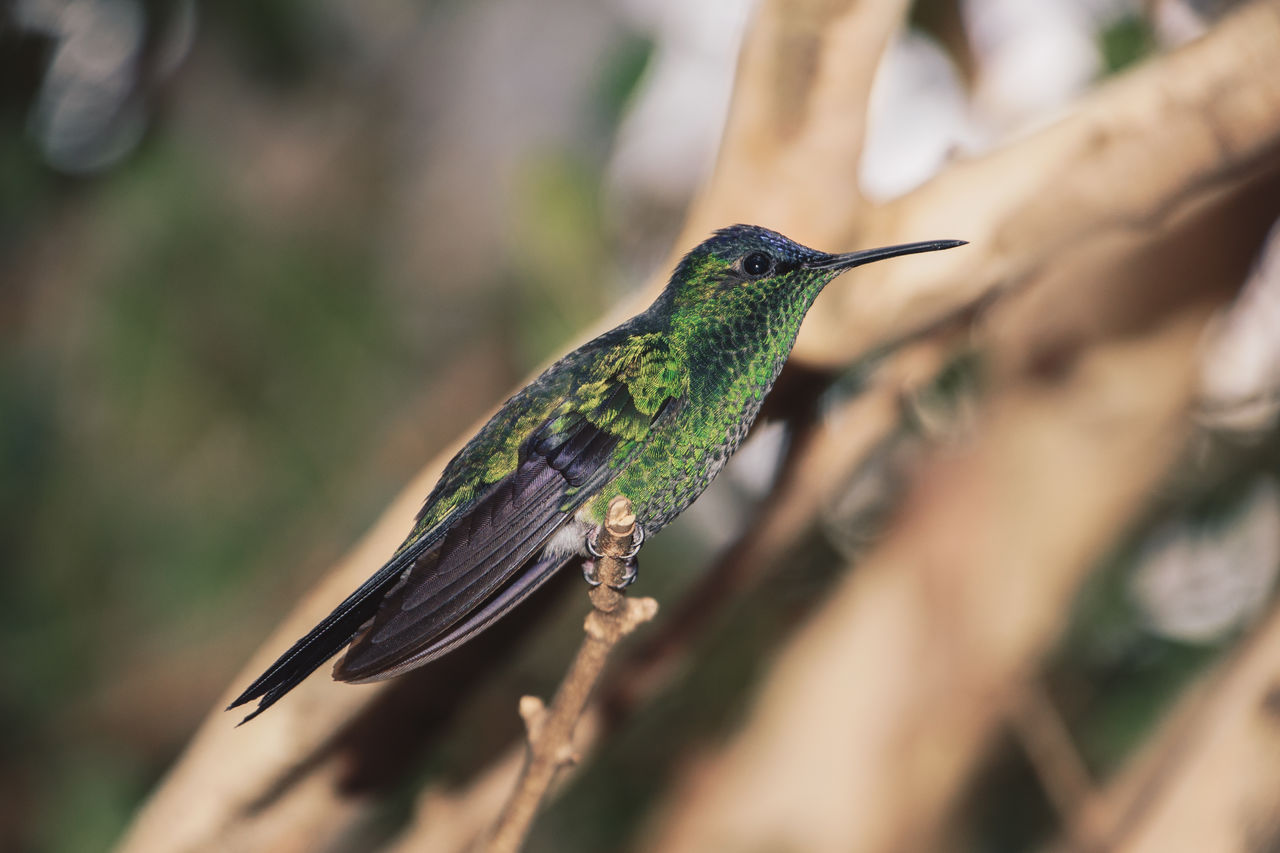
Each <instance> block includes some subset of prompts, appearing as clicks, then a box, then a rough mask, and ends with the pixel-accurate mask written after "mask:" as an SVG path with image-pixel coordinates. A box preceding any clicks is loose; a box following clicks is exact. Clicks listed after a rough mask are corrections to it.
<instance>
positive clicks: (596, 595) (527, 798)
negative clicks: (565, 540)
mask: <svg viewBox="0 0 1280 853" xmlns="http://www.w3.org/2000/svg"><path fill="white" fill-rule="evenodd" d="M635 533H636V516H635V513H634V512H633V511H632V509H631V501H629V500H627V499H626V498H625V497H623V496H621V495H619V496H618V497H615V498H614V499H613V500H612V501H611V502H610V503H609V509H608V514H607V516H606V518H605V523H604V525H603V526H602V527H601V529H600V531H599V536H598V537H597V545H596V547H597V549H598V551H599V553H600V554H601V555H602V556H601V557H599V558H598V559H597V560H596V573H597V577H598V579H599V581H600V585H599V586H595V587H593V588H592V589H591V593H590V596H591V604H592V607H593V609H592V611H591V612H590V613H588V614H587V619H586V624H585V625H584V626H583V627H584V630H585V632H586V636H584V637H583V640H582V645H581V646H580V647H579V648H578V654H577V656H576V657H575V658H574V660H573V663H572V664H571V665H570V667H569V671H568V672H567V673H566V674H565V677H564V680H563V681H562V682H561V683H560V688H559V689H558V690H557V691H556V697H555V700H554V701H553V702H552V704H551V708H550V710H548V709H547V708H546V707H545V706H544V705H543V703H542V700H541V699H538V698H537V697H536V696H525V697H524V698H522V699H521V700H520V716H521V717H523V718H524V722H525V726H526V727H527V729H528V740H529V757H528V760H527V761H526V763H525V766H524V770H523V771H522V773H521V775H520V778H519V780H518V781H517V782H516V788H515V792H514V793H513V794H512V795H511V799H510V800H509V801H508V802H507V805H506V808H504V809H503V811H502V814H501V815H500V816H499V818H498V822H497V824H496V826H495V827H494V831H493V835H492V837H491V838H490V840H489V843H488V847H487V848H486V849H487V850H488V851H489V853H515V851H517V850H519V849H520V847H521V846H522V845H523V844H524V839H525V836H527V835H528V834H529V828H530V827H531V826H532V825H533V819H534V817H535V816H536V815H537V813H538V806H539V805H540V804H541V803H542V800H543V798H544V797H545V796H546V794H547V791H548V789H549V788H550V787H551V783H552V781H554V779H555V777H556V774H557V773H558V772H559V771H560V769H561V768H563V767H565V766H567V765H570V764H573V763H574V762H576V761H577V757H576V756H575V755H574V753H573V747H572V743H573V732H574V729H575V728H576V727H577V725H578V720H579V718H580V717H581V716H582V711H583V709H584V708H585V707H586V704H587V699H588V698H589V697H590V696H591V692H592V691H593V690H594V689H595V686H596V682H598V681H599V680H600V674H601V673H602V672H603V671H604V665H605V661H607V660H608V658H609V653H610V652H611V651H612V650H613V647H614V646H616V645H617V644H618V641H619V640H621V639H622V638H623V637H625V636H626V635H627V634H630V633H631V632H632V631H634V630H635V629H636V627H637V626H639V625H641V624H643V623H645V622H648V621H649V620H650V619H652V618H653V617H654V616H655V615H656V614H657V612H658V603H657V602H656V601H654V600H653V599H652V598H638V599H635V598H627V597H626V595H624V594H623V592H622V591H621V590H620V589H619V588H618V587H620V586H621V585H622V583H623V578H624V577H625V575H626V564H625V561H624V559H623V558H625V557H626V555H627V554H628V553H629V552H630V551H631V550H632V543H633V540H634V537H635Z"/></svg>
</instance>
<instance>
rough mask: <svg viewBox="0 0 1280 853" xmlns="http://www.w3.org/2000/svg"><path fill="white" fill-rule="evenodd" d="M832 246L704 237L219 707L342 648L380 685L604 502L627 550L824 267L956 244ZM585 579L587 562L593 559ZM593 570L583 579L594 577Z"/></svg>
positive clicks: (444, 477) (789, 330) (489, 607)
mask: <svg viewBox="0 0 1280 853" xmlns="http://www.w3.org/2000/svg"><path fill="white" fill-rule="evenodd" d="M964 242H965V241H962V240H935V241H931V242H922V243H906V244H902V245H897V246H887V247H883V248H878V249H867V250H863V251H858V252H848V253H843V254H828V253H826V252H819V251H816V250H814V249H810V248H807V247H805V246H802V245H800V244H799V243H796V242H794V241H792V240H790V239H788V238H786V237H784V236H782V235H781V234H779V233H777V232H775V231H770V230H768V229H766V228H761V227H759V226H754V225H734V226H732V227H729V228H723V229H720V230H719V231H716V232H715V233H714V234H713V235H712V236H711V237H710V238H708V239H707V240H705V241H704V242H702V243H701V244H699V245H698V246H697V247H696V248H694V249H693V250H692V251H690V252H689V253H688V254H687V255H685V256H684V258H683V259H682V260H681V261H680V263H679V264H678V265H677V266H676V269H675V272H674V273H673V274H672V276H671V279H670V281H669V282H668V284H667V286H666V288H665V289H664V290H663V291H662V293H661V294H660V295H659V296H658V297H657V299H655V300H654V302H653V304H652V305H650V306H649V307H648V308H647V309H646V310H644V311H643V312H641V313H640V314H637V315H636V316H634V317H632V318H631V319H630V320H627V321H626V322H624V323H623V324H622V325H620V326H618V327H616V328H614V329H612V330H610V331H608V332H605V333H604V334H602V335H600V336H599V337H596V338H595V339H593V340H591V341H589V342H587V343H586V344H583V345H582V346H581V347H579V348H578V349H576V350H574V351H573V352H571V353H569V354H568V355H566V356H564V357H563V358H561V359H560V360H559V361H557V362H555V363H554V364H552V365H551V366H550V367H549V368H547V370H546V371H545V372H543V373H542V375H541V376H539V377H538V378H537V379H535V380H533V382H531V383H530V384H529V385H527V386H526V387H525V388H524V389H523V390H521V391H519V392H518V393H516V394H515V395H514V396H512V397H511V398H510V399H509V400H507V402H506V403H505V404H503V406H502V408H501V409H499V410H498V412H497V414H495V415H494V416H493V417H492V418H491V419H490V420H489V422H488V423H486V424H485V425H484V426H483V427H482V428H481V429H480V431H479V432H478V433H476V435H475V437H473V438H472V439H471V440H470V441H469V442H467V444H466V445H465V446H464V447H463V448H462V450H460V451H459V452H458V454H457V455H456V456H454V457H453V459H452V460H450V462H449V464H448V465H446V466H445V468H444V471H443V473H441V475H440V479H439V481H438V482H437V483H436V485H435V487H434V488H433V489H432V491H431V493H430V494H429V495H428V496H427V498H426V501H425V502H424V503H423V506H422V509H421V510H420V511H419V512H418V515H417V518H416V520H415V523H414V525H413V529H412V530H411V531H410V532H409V534H408V536H407V537H406V538H405V540H404V542H403V544H401V545H400V547H399V548H398V549H397V550H396V551H395V553H394V554H392V556H391V558H390V559H389V560H388V561H387V562H386V564H385V565H383V566H382V568H380V569H378V571H377V572H375V573H374V574H373V576H372V577H370V578H369V579H368V580H367V581H365V582H364V583H363V584H362V585H361V586H360V587H359V588H358V589H356V590H355V592H353V593H351V595H349V596H348V597H347V598H346V600H344V601H343V602H342V603H341V604H339V605H338V606H337V607H336V608H335V609H334V610H333V612H332V613H330V614H329V615H328V616H326V617H325V618H324V620H323V621H321V622H320V624H318V625H316V626H315V627H314V628H312V629H311V631H310V632H308V633H307V635H306V636H304V637H303V638H302V639H300V640H298V641H297V642H296V643H294V645H293V647H292V648H290V649H289V650H288V651H286V652H285V653H284V654H282V655H281V656H280V657H279V659H278V660H276V662H275V663H273V664H272V665H271V666H270V667H269V668H268V669H267V670H266V672H264V673H263V674H262V675H261V676H259V677H258V679H257V680H256V681H254V682H253V683H252V684H250V685H249V687H248V688H247V689H246V690H245V691H244V692H243V693H241V694H240V696H238V697H237V698H236V700H235V701H234V702H232V703H231V705H230V706H228V709H230V708H236V707H239V706H241V705H244V704H246V703H248V702H252V701H253V700H255V699H256V700H258V705H257V707H256V708H255V709H254V710H253V711H252V713H250V714H249V715H248V716H247V717H245V719H244V721H242V722H247V721H248V720H250V719H252V718H253V717H255V716H257V715H258V714H260V713H262V712H263V711H265V710H266V709H267V708H269V707H270V706H271V705H272V704H274V703H275V702H276V701H277V700H279V699H280V698H281V697H282V696H284V695H285V694H286V693H288V692H289V691H290V690H292V689H293V688H294V687H295V686H297V685H298V684H299V683H300V682H301V681H302V680H303V679H304V678H306V677H307V676H308V675H310V674H311V673H312V672H314V671H315V670H316V669H317V668H319V667H320V665H321V664H323V663H324V662H325V661H327V660H328V659H329V658H331V657H333V656H334V655H335V654H337V653H338V652H339V651H341V650H342V649H343V647H346V653H345V654H344V655H343V656H342V658H340V659H339V660H338V661H337V663H336V664H335V665H334V667H333V677H334V678H335V679H337V680H339V681H344V682H351V683H363V682H369V681H378V680H381V679H384V678H390V677H392V676H395V675H399V674H400V673H403V672H406V671H407V670H410V669H414V668H416V667H419V666H422V665H423V664H425V663H427V662H429V661H431V660H434V659H435V658H438V657H440V656H441V655H443V654H445V653H447V652H449V651H450V650H452V649H454V648H456V647H458V646H459V645H460V644H462V643H465V642H466V641H467V640H468V639H470V638H472V637H474V636H475V635H476V634H478V633H480V632H481V631H483V630H485V629H486V628H487V627H489V626H490V625H491V624H493V622H494V621H496V620H497V619H500V618H501V617H502V616H503V615H504V614H506V613H507V612H508V611H510V610H511V609H512V608H513V607H515V606H517V605H518V604H520V603H521V602H522V601H523V600H524V599H526V598H528V597H529V595H531V594H532V593H533V592H534V590H536V589H537V588H538V587H539V586H541V585H542V584H543V583H545V582H546V581H547V580H548V579H549V578H550V577H551V576H552V575H553V574H555V573H556V572H557V571H558V570H559V569H561V568H562V567H564V566H565V565H566V564H568V563H569V562H571V561H573V560H582V559H585V560H587V561H588V563H587V565H588V566H590V565H591V564H590V562H589V561H590V558H591V557H592V555H593V553H594V549H593V539H592V534H593V533H594V532H595V531H596V530H597V529H598V527H599V525H601V524H602V523H603V521H604V517H605V508H606V507H607V506H608V504H609V501H610V500H611V499H612V498H613V497H614V496H616V495H625V496H626V497H627V498H629V499H630V501H631V503H632V506H633V508H634V512H635V514H636V519H637V529H636V537H635V539H636V540H637V541H636V546H635V548H634V549H633V551H632V553H631V555H630V562H629V570H628V572H627V577H626V578H625V579H624V584H625V583H629V582H630V581H631V580H634V578H635V562H634V559H635V551H636V550H638V543H639V541H643V539H644V537H645V536H651V535H653V534H655V533H657V532H658V531H659V530H661V529H662V528H663V527H664V526H665V525H666V524H667V523H668V522H670V521H671V520H672V519H674V518H675V517H676V516H678V515H679V514H680V513H681V512H683V511H684V510H685V509H686V508H687V507H688V506H689V505H690V504H691V503H693V501H694V500H695V499H696V498H697V497H698V496H699V495H700V494H702V492H703V490H705V489H706V488H707V486H708V485H710V483H711V481H712V480H714V479H715V477H716V475H717V474H718V473H719V472H720V469H721V468H723V467H724V465H725V463H726V462H727V461H728V460H729V457H730V456H732V455H733V453H734V451H735V450H737V449H738V446H739V445H740V444H741V443H742V440H743V438H744V437H745V436H746V434H747V431H748V430H749V429H750V427H751V425H752V423H753V422H754V421H755V418H756V415H757V414H758V413H759V411H760V405H761V403H762V402H763V401H764V398H765V395H766V394H768V393H769V390H770V388H772V386H773V383H774V380H775V379H777V377H778V372H779V371H780V370H781V369H782V365H783V362H785V361H786V359H787V356H788V355H789V354H790V353H791V348H792V346H793V344H794V343H795V339H796V335H797V334H798V333H799V331H800V324H801V321H802V320H803V319H804V316H805V313H806V312H807V311H808V310H809V307H810V306H811V305H812V304H813V301H814V299H815V298H816V297H817V296H818V294H819V293H821V292H822V289H823V288H824V287H826V285H827V284H828V283H829V282H830V281H831V280H832V279H834V278H835V277H836V276H838V275H840V274H841V273H843V272H845V271H846V270H849V269H852V268H854V267H857V266H861V265H863V264H868V263H871V262H873V261H880V260H884V259H886V258H893V257H898V256H899V255H908V254H913V253H916V252H934V251H938V250H941V249H950V248H954V247H956V246H962V245H964ZM587 572H588V574H589V573H590V569H589V568H588V569H587ZM588 580H591V577H590V576H589V577H588Z"/></svg>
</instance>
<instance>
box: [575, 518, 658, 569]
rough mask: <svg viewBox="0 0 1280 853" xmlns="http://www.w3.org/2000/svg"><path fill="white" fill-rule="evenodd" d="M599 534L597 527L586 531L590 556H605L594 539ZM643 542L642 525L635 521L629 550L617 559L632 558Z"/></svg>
mask: <svg viewBox="0 0 1280 853" xmlns="http://www.w3.org/2000/svg"><path fill="white" fill-rule="evenodd" d="M599 535H600V528H598V527H597V528H594V529H592V530H591V531H590V532H589V533H587V552H588V553H589V554H591V556H592V557H597V558H599V557H603V556H605V555H604V554H601V553H600V546H599V545H597V544H596V539H597V537H598V536H599ZM643 544H644V527H643V526H642V525H641V524H640V522H638V521H637V522H636V532H635V533H634V534H632V536H631V550H630V551H628V552H627V553H625V554H623V555H621V556H620V557H619V558H618V559H620V560H628V561H629V560H632V559H634V558H635V556H636V554H639V553H640V546H641V545H643Z"/></svg>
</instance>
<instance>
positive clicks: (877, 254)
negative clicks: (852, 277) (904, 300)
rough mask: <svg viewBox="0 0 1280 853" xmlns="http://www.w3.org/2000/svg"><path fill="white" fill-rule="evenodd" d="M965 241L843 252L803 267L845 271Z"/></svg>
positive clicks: (963, 243) (932, 250) (961, 244)
mask: <svg viewBox="0 0 1280 853" xmlns="http://www.w3.org/2000/svg"><path fill="white" fill-rule="evenodd" d="M967 243H968V241H967V240H928V241H926V242H924V243H902V244H901V245H898V246H884V247H882V248H879V249H863V250H862V251H861V252H845V253H844V254H842V255H827V256H826V257H825V258H822V259H821V260H818V261H814V262H813V263H810V264H805V266H807V267H809V268H810V269H815V270H847V269H852V268H853V267H860V266H862V265H863V264H869V263H873V262H874V261H883V260H884V259H885V258H896V257H898V256H899V255H914V254H916V253H917V252H940V251H942V250H943V249H954V248H955V247H956V246H963V245H965V244H967Z"/></svg>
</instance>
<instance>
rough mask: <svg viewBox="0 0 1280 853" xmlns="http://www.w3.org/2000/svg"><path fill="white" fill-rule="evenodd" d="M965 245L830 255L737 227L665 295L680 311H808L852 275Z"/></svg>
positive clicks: (722, 234)
mask: <svg viewBox="0 0 1280 853" xmlns="http://www.w3.org/2000/svg"><path fill="white" fill-rule="evenodd" d="M964 244H965V241H963V240H932V241H928V242H923V243H904V244H901V245H897V246H885V247H882V248H877V249H864V250H862V251H858V252H845V253H842V254H830V253H827V252H819V251H817V250H816V249H810V248H808V247H807V246H802V245H800V244H799V243H797V242H795V241H794V240H791V239H789V238H787V237H784V236H783V235H781V234H779V233H778V232H776V231H770V230H769V229H768V228H761V227H760V226H758V225H733V226H730V227H728V228H721V229H720V230H719V231H717V232H715V234H713V235H712V236H711V237H709V238H708V239H706V240H704V241H703V242H702V243H700V244H699V245H698V246H696V247H695V248H694V249H693V250H692V251H690V252H689V253H688V254H687V255H685V257H684V259H683V260H682V261H681V262H680V265H679V266H678V267H677V268H676V271H675V273H674V274H673V275H672V277H671V282H670V284H668V285H667V291H666V294H665V295H666V296H667V297H668V298H669V299H670V300H671V303H672V307H673V308H674V309H675V310H677V311H679V310H682V309H693V310H695V311H697V312H698V313H703V312H707V311H711V312H716V311H721V312H722V311H725V310H732V307H733V306H735V305H742V306H744V307H748V306H754V308H756V309H758V308H759V307H761V305H762V304H767V303H775V304H785V305H789V306H800V307H801V310H804V309H806V308H807V307H808V305H809V304H810V303H811V302H812V301H813V299H814V298H815V297H816V296H817V295H818V293H820V292H821V290H822V288H823V287H825V286H826V285H827V283H828V282H830V281H831V280H832V279H834V278H835V277H836V276H838V275H840V274H841V273H843V272H845V271H846V270H850V269H853V268H854V267H857V266H862V265H863V264H869V263H872V262H874V261H881V260H885V259H886V258H895V257H898V256H899V255H910V254H915V253H917V252H936V251H939V250H941V249H951V248H954V247H956V246H963V245H964Z"/></svg>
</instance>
